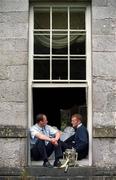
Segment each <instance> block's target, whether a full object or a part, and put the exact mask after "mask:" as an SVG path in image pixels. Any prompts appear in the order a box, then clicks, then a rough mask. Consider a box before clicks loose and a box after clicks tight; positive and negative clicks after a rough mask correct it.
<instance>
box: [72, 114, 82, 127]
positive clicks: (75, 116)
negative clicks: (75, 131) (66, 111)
mask: <svg viewBox="0 0 116 180" xmlns="http://www.w3.org/2000/svg"><path fill="white" fill-rule="evenodd" d="M81 121H82V116H81V115H80V114H73V115H72V117H71V124H72V126H73V128H76V127H77V126H78V125H79V124H80V123H81Z"/></svg>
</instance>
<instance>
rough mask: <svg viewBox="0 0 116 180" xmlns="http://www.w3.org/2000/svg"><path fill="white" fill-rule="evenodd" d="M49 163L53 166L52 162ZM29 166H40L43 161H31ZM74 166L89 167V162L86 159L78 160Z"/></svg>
mask: <svg viewBox="0 0 116 180" xmlns="http://www.w3.org/2000/svg"><path fill="white" fill-rule="evenodd" d="M62 161H63V159H61V162H62ZM49 162H50V163H51V164H53V163H54V160H51V159H50V160H49ZM31 165H32V166H42V165H43V161H33V160H32V161H31ZM76 166H89V160H88V158H86V159H82V160H80V161H76Z"/></svg>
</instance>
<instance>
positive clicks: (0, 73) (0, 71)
mask: <svg viewBox="0 0 116 180" xmlns="http://www.w3.org/2000/svg"><path fill="white" fill-rule="evenodd" d="M4 79H8V71H7V67H6V66H0V80H4Z"/></svg>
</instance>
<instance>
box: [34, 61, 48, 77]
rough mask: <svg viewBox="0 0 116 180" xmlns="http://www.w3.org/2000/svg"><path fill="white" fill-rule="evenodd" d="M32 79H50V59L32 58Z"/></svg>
mask: <svg viewBox="0 0 116 180" xmlns="http://www.w3.org/2000/svg"><path fill="white" fill-rule="evenodd" d="M34 79H50V61H49V59H48V60H43V59H42V60H39V59H36V60H34Z"/></svg>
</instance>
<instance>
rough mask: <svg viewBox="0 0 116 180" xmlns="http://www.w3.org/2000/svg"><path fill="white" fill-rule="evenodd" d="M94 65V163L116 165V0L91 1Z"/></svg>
mask: <svg viewBox="0 0 116 180" xmlns="http://www.w3.org/2000/svg"><path fill="white" fill-rule="evenodd" d="M92 65H93V66H92V69H93V70H92V71H93V137H94V138H93V164H94V165H97V166H114V165H116V148H115V146H116V1H115V0H102V1H101V0H92ZM101 130H102V131H101Z"/></svg>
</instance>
